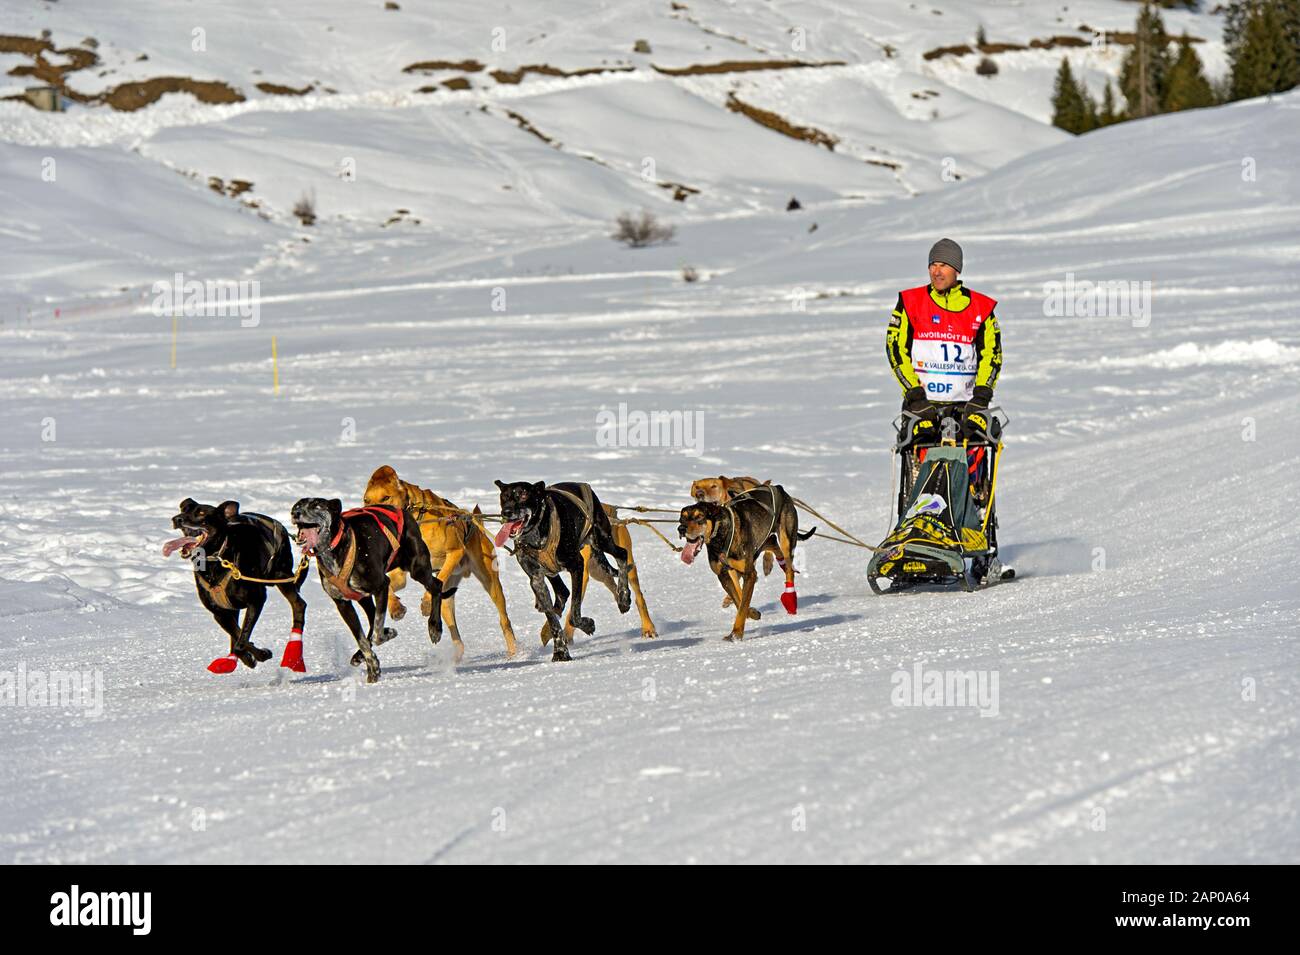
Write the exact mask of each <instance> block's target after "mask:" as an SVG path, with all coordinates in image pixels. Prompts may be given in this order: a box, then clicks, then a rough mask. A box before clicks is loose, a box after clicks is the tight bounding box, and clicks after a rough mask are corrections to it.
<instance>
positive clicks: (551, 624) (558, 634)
mask: <svg viewBox="0 0 1300 955" xmlns="http://www.w3.org/2000/svg"><path fill="white" fill-rule="evenodd" d="M524 570H525V572H526V573H527V574H528V583H529V585H530V586H531V587H532V588H533V597H534V598H535V600H536V605H537V609H538V610H540V611H541V612H542V613H543V614H545V615H546V630H543V631H542V645H543V646H545V645H546V634H547V631H548V630H549V632H550V635H551V636H552V637H554V638H555V650H554V652H553V653H552V655H551V659H552V660H567V659H569V651H568V649H567V648H566V647H565V646H564V624H563V622H562V621H561V620H560V615H559V614H558V613H556V611H555V608H554V606H553V605H552V603H551V592H550V590H549V589H548V588H547V586H546V575H545V574H543V573H542V568H541V567H540V566H537V565H533V566H531V567H525V568H524Z"/></svg>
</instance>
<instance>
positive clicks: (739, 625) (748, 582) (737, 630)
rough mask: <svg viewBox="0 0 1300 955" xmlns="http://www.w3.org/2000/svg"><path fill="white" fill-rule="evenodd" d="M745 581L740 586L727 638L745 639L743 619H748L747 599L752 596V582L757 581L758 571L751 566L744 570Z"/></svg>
mask: <svg viewBox="0 0 1300 955" xmlns="http://www.w3.org/2000/svg"><path fill="white" fill-rule="evenodd" d="M744 578H745V582H744V584H743V585H742V586H741V588H740V597H739V598H738V599H737V600H736V622H735V623H733V624H732V625H731V636H729V637H727V639H728V640H744V639H745V621H746V620H748V619H749V601H750V600H751V599H752V598H753V596H754V584H755V583H756V582H757V581H758V571H756V570H755V569H754V568H753V567H752V566H751V567H746V568H745V571H744Z"/></svg>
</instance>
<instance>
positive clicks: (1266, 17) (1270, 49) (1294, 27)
mask: <svg viewBox="0 0 1300 955" xmlns="http://www.w3.org/2000/svg"><path fill="white" fill-rule="evenodd" d="M1265 8H1272V9H1271V12H1270V11H1266V10H1265ZM1261 16H1262V17H1263V20H1262V21H1261V22H1256V23H1255V24H1254V25H1253V26H1251V22H1252V20H1254V19H1255V18H1257V17H1261ZM1248 27H1250V36H1251V43H1250V48H1249V49H1247V48H1246V37H1247V28H1248ZM1273 30H1280V32H1281V37H1280V40H1281V42H1278V40H1279V38H1277V37H1273V38H1271V41H1270V39H1269V38H1267V37H1266V34H1268V33H1269V32H1271V31H1273ZM1223 41H1224V44H1225V45H1226V46H1227V48H1228V61H1229V63H1230V64H1231V66H1232V80H1231V82H1230V84H1229V86H1230V89H1231V90H1232V97H1233V98H1234V99H1238V98H1240V96H1239V95H1238V93H1237V90H1250V91H1251V92H1250V93H1247V94H1246V95H1249V96H1259V95H1263V94H1264V93H1270V92H1280V91H1281V90H1287V89H1290V88H1291V87H1293V86H1297V85H1300V0H1233V2H1232V3H1231V4H1230V5H1229V7H1228V11H1227V17H1226V22H1225V24H1224V27H1223ZM1283 48H1285V49H1283ZM1243 58H1244V60H1245V61H1246V62H1245V64H1244V69H1243V70H1242V71H1241V73H1242V75H1241V78H1240V79H1238V77H1237V74H1238V72H1239V70H1238V64H1239V63H1241V62H1242V60H1243ZM1274 75H1276V77H1277V82H1274V83H1272V84H1270V83H1269V78H1270V77H1272V76H1274ZM1270 85H1271V86H1274V87H1276V88H1275V89H1272V88H1265V87H1268V86H1270Z"/></svg>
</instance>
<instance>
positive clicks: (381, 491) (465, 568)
mask: <svg viewBox="0 0 1300 955" xmlns="http://www.w3.org/2000/svg"><path fill="white" fill-rule="evenodd" d="M362 500H363V501H364V502H365V503H366V504H387V505H389V506H390V507H397V508H402V509H405V510H407V511H409V512H410V513H411V514H412V515H414V517H415V519H416V521H417V522H418V523H419V526H420V536H421V537H422V538H423V539H424V544H425V546H426V547H428V548H429V560H430V562H431V563H432V564H433V566H434V568H435V572H436V573H437V575H438V580H439V581H441V582H442V622H443V624H444V625H445V626H446V628H447V632H448V633H449V634H450V635H451V642H452V643H453V644H455V647H456V659H457V660H459V659H460V658H461V657H462V656H463V655H464V653H465V644H464V643H462V642H461V639H460V628H459V627H458V626H457V625H456V589H457V588H458V587H459V586H460V584H461V581H463V580H464V579H465V578H466V577H468V576H469V575H470V574H473V575H474V577H475V578H476V579H477V580H478V582H479V583H480V584H482V585H483V589H484V590H486V591H487V592H488V596H489V597H491V598H492V603H493V604H495V605H496V608H497V618H498V620H499V621H500V623H501V633H502V635H503V636H504V637H505V639H506V656H509V657H513V656H514V655H515V631H514V628H513V627H511V626H510V618H509V617H508V616H507V615H506V595H505V592H504V591H503V590H502V589H501V575H500V573H498V571H497V564H496V551H495V550H493V549H492V541H491V540H490V539H489V538H488V535H487V533H486V531H484V529H483V527H482V525H481V523H480V518H479V512H478V508H475V509H474V512H470V511H466V510H465V509H463V508H459V507H457V506H456V505H455V504H452V503H451V501H448V500H447V499H446V498H443V497H439V496H438V495H437V494H434V493H433V492H432V491H430V490H427V489H426V488H422V487H420V486H419V485H417V484H411V483H410V482H408V481H403V480H401V479H400V478H399V477H398V476H397V472H396V471H394V470H393V469H392V468H391V467H389V466H388V465H386V464H385V465H384V466H383V467H381V468H377V469H376V470H375V473H374V474H372V475H370V481H369V482H368V483H367V484H366V492H365V496H364V497H363V498H362ZM388 580H389V583H390V584H391V589H390V590H389V593H388V615H389V616H390V617H392V618H393V619H394V620H401V619H402V617H403V616H404V615H405V614H406V608H405V607H403V606H402V602H401V601H400V600H398V599H397V591H399V590H401V589H402V588H403V587H405V586H406V573H405V571H402V570H394V571H392V572H390V573H389V575H388ZM429 609H430V607H429V596H428V594H425V597H424V599H423V600H422V601H421V602H420V612H421V613H422V614H424V615H425V616H428V615H429Z"/></svg>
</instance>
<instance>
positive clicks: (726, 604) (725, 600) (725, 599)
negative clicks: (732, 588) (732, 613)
mask: <svg viewBox="0 0 1300 955" xmlns="http://www.w3.org/2000/svg"><path fill="white" fill-rule="evenodd" d="M731 604H732V600H731V598H730V597H723V598H722V606H724V607H730V606H731Z"/></svg>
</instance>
